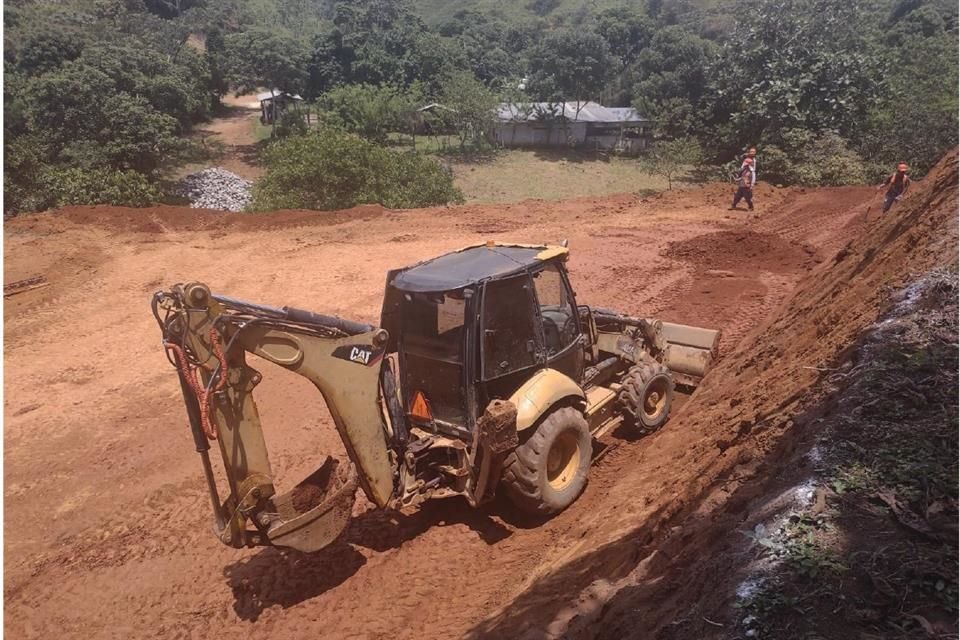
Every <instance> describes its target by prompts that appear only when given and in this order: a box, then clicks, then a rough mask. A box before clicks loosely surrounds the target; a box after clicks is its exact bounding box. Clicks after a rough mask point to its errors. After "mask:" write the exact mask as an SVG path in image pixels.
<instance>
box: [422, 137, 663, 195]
mask: <svg viewBox="0 0 960 640" xmlns="http://www.w3.org/2000/svg"><path fill="white" fill-rule="evenodd" d="M418 147H419V145H418ZM445 162H446V164H448V165H449V166H451V167H452V168H453V172H454V179H455V181H456V184H457V186H458V187H459V188H460V189H461V190H462V191H463V194H464V196H465V197H466V199H467V202H517V201H519V200H525V199H528V198H534V199H539V200H562V199H566V198H577V197H584V196H603V195H609V194H613V193H640V192H650V191H663V190H665V189H666V188H667V181H666V179H664V178H661V177H659V176H654V175H651V174H649V173H646V172H645V171H643V169H642V168H641V167H640V165H639V163H638V162H637V161H636V160H635V159H631V158H611V159H610V160H609V161H605V160H599V159H594V158H581V157H578V156H576V155H572V154H564V155H560V154H558V153H555V152H547V151H527V150H517V149H514V150H510V151H501V152H498V153H496V154H493V155H491V156H489V157H485V158H483V159H477V160H471V161H465V160H461V159H458V158H448V159H446V160H445ZM676 188H677V185H676V184H674V189H676Z"/></svg>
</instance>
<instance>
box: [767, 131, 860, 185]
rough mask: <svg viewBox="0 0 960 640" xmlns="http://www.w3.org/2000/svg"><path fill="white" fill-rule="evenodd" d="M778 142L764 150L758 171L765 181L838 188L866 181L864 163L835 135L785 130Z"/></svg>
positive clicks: (831, 133)
mask: <svg viewBox="0 0 960 640" xmlns="http://www.w3.org/2000/svg"><path fill="white" fill-rule="evenodd" d="M780 139H781V140H782V142H781V146H776V145H770V146H764V147H763V158H762V159H763V165H762V166H761V169H762V170H763V176H764V179H765V180H767V181H768V182H773V183H778V184H779V183H783V184H800V185H808V186H840V185H846V184H863V183H864V182H866V181H867V174H866V170H865V166H864V162H863V160H862V159H861V158H860V156H859V155H857V153H856V152H855V151H853V150H852V149H851V148H850V146H849V145H848V143H847V141H846V140H844V139H843V138H841V137H840V136H839V135H837V134H836V133H833V132H826V133H823V134H819V135H817V134H814V133H812V132H810V131H807V130H805V129H788V130H786V131H783V132H781V134H780Z"/></svg>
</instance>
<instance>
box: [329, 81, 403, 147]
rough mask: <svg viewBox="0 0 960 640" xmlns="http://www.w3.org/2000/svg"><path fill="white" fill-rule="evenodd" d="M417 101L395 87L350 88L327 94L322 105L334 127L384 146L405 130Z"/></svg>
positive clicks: (338, 88) (369, 86) (352, 86)
mask: <svg viewBox="0 0 960 640" xmlns="http://www.w3.org/2000/svg"><path fill="white" fill-rule="evenodd" d="M414 101H415V97H414V96H413V95H411V94H410V93H408V92H406V91H403V90H401V89H398V88H396V87H390V86H380V87H376V86H372V85H366V84H362V85H357V84H350V85H344V86H341V87H337V88H335V89H332V90H330V91H328V92H327V93H326V94H325V95H324V96H323V97H322V98H321V100H320V105H321V107H322V108H323V109H324V111H325V113H326V117H327V119H328V120H329V121H330V122H331V123H332V124H336V125H338V126H341V127H343V128H344V129H346V130H347V131H349V132H351V133H356V134H357V135H359V136H362V137H364V138H366V139H367V140H372V141H374V142H379V143H382V142H385V141H386V139H387V134H388V133H389V132H390V131H399V130H403V129H405V128H406V126H407V123H408V121H409V116H410V113H411V112H413V110H414Z"/></svg>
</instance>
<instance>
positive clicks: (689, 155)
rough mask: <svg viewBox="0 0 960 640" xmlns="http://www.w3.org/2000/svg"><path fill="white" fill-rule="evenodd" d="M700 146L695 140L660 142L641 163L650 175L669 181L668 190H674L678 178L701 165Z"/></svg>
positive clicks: (680, 139)
mask: <svg viewBox="0 0 960 640" xmlns="http://www.w3.org/2000/svg"><path fill="white" fill-rule="evenodd" d="M701 158H702V152H701V150H700V144H699V143H698V142H697V141H696V140H694V139H693V138H679V139H677V140H670V141H667V142H658V143H657V144H656V145H655V146H654V147H653V149H651V150H650V151H649V152H648V153H647V155H646V156H645V157H643V158H642V160H641V162H642V164H643V166H644V168H645V169H646V170H647V171H649V172H650V173H652V174H654V175H658V176H663V177H664V178H666V179H667V188H668V189H673V181H674V180H675V179H676V177H677V176H678V175H680V174H682V173H684V172H686V171H689V170H690V168H691V167H695V166H696V165H698V164H700V162H701Z"/></svg>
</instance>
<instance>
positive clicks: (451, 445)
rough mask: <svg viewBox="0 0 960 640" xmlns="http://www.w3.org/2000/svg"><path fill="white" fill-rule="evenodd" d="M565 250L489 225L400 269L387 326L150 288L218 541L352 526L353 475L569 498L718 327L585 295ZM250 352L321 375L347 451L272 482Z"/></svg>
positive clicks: (689, 380)
mask: <svg viewBox="0 0 960 640" xmlns="http://www.w3.org/2000/svg"><path fill="white" fill-rule="evenodd" d="M567 256H568V250H567V248H566V247H565V246H559V247H549V246H542V245H505V244H494V243H486V244H483V245H477V246H472V247H467V248H465V249H461V250H459V251H454V252H452V253H448V254H445V255H442V256H439V257H437V258H434V259H432V260H428V261H426V262H422V263H418V264H415V265H412V266H410V267H407V268H404V269H399V270H396V271H391V272H390V273H388V275H387V283H386V291H385V294H384V302H383V308H382V312H381V319H380V327H375V326H372V325H367V324H363V323H357V322H352V321H349V320H344V319H341V318H336V317H332V316H325V315H322V314H317V313H313V312H310V311H304V310H301V309H296V308H292V307H281V308H277V307H269V306H266V305H260V304H255V303H252V302H247V301H243V300H236V299H233V298H229V297H226V296H222V295H216V294H214V293H213V292H211V290H210V289H209V288H208V287H207V286H206V285H204V284H202V283H196V282H194V283H188V284H185V285H175V286H174V287H172V288H171V289H169V290H167V291H161V292H158V293H157V294H155V296H154V298H153V303H152V306H153V312H154V316H155V318H156V319H157V322H158V324H159V326H160V329H161V333H162V335H163V344H164V347H165V349H166V351H167V355H168V358H169V360H170V362H171V364H173V365H174V366H175V367H176V370H177V372H178V376H179V379H180V386H181V390H182V392H183V397H184V401H185V404H186V408H187V414H188V417H189V421H190V426H191V430H192V433H193V437H194V442H195V444H196V448H197V451H198V453H199V454H200V458H201V462H202V464H203V468H204V474H205V476H206V479H207V484H208V488H209V493H210V498H211V504H212V506H213V512H214V520H215V531H216V532H217V535H218V536H219V538H220V539H221V541H222V542H224V543H225V544H228V545H231V546H235V547H240V546H255V545H276V546H286V547H291V548H295V549H299V550H302V551H314V550H317V549H320V548H322V547H324V546H326V545H328V544H330V543H331V542H333V541H334V540H335V539H336V538H337V537H338V536H339V535H340V533H341V532H342V530H343V529H344V528H345V527H346V525H347V522H348V521H349V518H350V515H351V513H352V510H353V504H354V500H355V494H356V492H357V490H358V489H359V490H361V491H362V492H363V493H364V494H365V495H366V497H367V498H368V499H369V500H370V502H372V503H373V504H374V505H375V506H377V507H380V508H391V509H401V508H406V507H413V506H415V505H417V504H419V503H421V502H422V501H424V500H427V499H432V498H442V497H448V496H461V497H463V498H465V499H466V500H467V501H468V502H469V503H470V504H471V505H474V506H476V505H479V504H482V503H484V502H487V501H489V500H491V499H492V498H493V497H494V495H495V494H496V493H497V491H498V487H499V488H503V489H504V490H505V491H506V493H507V495H508V497H509V498H510V499H511V500H512V501H513V502H514V503H515V504H516V505H517V506H518V507H520V508H521V509H523V510H526V511H528V512H531V513H534V514H540V515H551V514H554V513H557V512H559V511H561V510H563V509H565V508H566V507H568V506H569V505H570V504H572V503H573V502H574V501H575V500H576V498H577V497H578V496H579V494H580V492H581V491H582V490H583V488H584V486H585V484H586V481H587V475H588V472H589V468H590V463H591V460H592V452H593V443H594V441H595V440H597V439H599V438H600V437H602V436H603V435H604V434H606V433H607V432H609V431H610V430H611V429H612V428H613V427H615V426H617V425H618V424H621V423H626V424H627V426H628V427H629V428H631V429H633V431H634V432H636V433H638V434H644V433H650V432H651V431H654V430H656V429H658V428H660V427H661V426H662V425H663V424H664V423H665V422H666V420H667V418H668V416H669V413H670V405H671V402H672V399H673V393H674V386H675V384H685V385H687V386H695V385H696V384H698V382H699V380H700V379H701V378H702V376H703V375H705V374H706V372H707V370H708V368H709V367H710V364H711V363H712V360H713V358H714V357H715V355H716V348H717V343H718V340H719V331H716V330H711V329H703V328H698V327H689V326H686V325H675V324H670V323H664V322H661V321H659V320H653V319H644V318H635V317H631V316H627V315H624V314H620V313H616V312H613V311H608V310H599V309H590V308H589V307H586V306H584V305H578V304H577V301H576V297H575V294H574V290H573V288H572V287H571V284H570V281H569V278H568V275H567V271H566V267H565V261H566V259H567ZM248 354H253V355H256V356H258V357H259V358H261V359H262V360H265V361H267V362H269V363H272V364H274V365H277V366H280V367H283V368H286V369H289V370H291V371H293V372H295V373H297V374H299V375H302V376H304V377H306V378H307V379H309V380H310V381H311V382H312V383H313V384H314V386H315V387H316V388H317V390H318V392H319V393H320V394H321V395H322V396H323V398H324V400H325V402H326V404H327V407H328V408H329V410H330V414H331V417H332V418H333V422H334V425H335V427H336V429H337V431H338V433H339V435H340V437H341V439H342V441H343V443H344V446H345V449H346V451H347V454H348V456H349V460H341V461H336V460H331V459H327V460H326V461H324V462H323V463H322V464H321V465H320V467H319V468H318V469H317V471H316V472H314V473H313V474H311V475H310V476H308V477H307V478H306V479H304V480H303V481H302V482H300V483H298V484H297V485H296V486H294V487H293V488H292V489H291V490H289V491H287V492H285V493H278V491H277V490H276V488H275V487H274V482H273V476H272V471H271V468H270V462H269V457H268V455H267V450H266V445H265V440H264V437H263V432H262V430H261V425H260V420H259V417H258V413H257V408H256V403H255V402H254V398H253V392H254V389H255V387H256V386H257V384H258V383H259V382H260V380H261V379H262V374H261V373H260V372H259V371H258V370H256V369H254V368H253V367H251V366H250V364H249V363H248V362H247V355H248ZM211 442H216V443H217V445H218V447H219V450H220V454H221V458H222V459H223V463H224V470H225V472H226V478H227V485H228V486H227V490H228V491H227V496H226V498H221V491H220V488H219V487H218V486H217V482H216V481H215V475H214V473H213V471H212V465H211V462H210V457H209V454H208V451H209V449H210V443H211Z"/></svg>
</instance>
